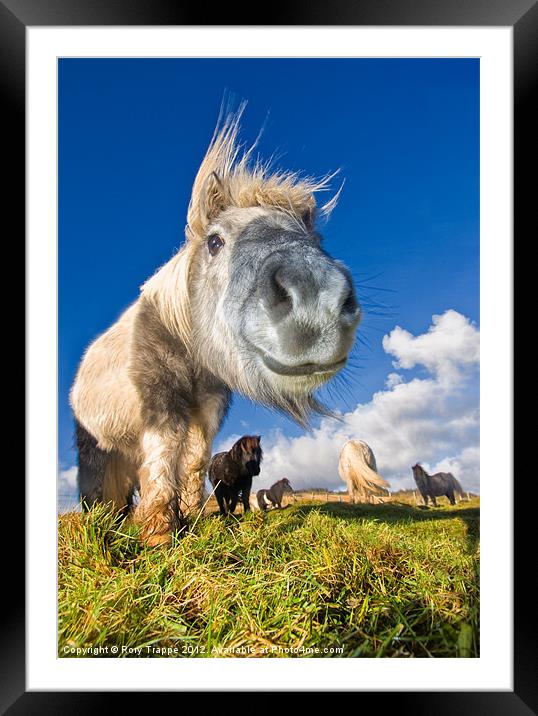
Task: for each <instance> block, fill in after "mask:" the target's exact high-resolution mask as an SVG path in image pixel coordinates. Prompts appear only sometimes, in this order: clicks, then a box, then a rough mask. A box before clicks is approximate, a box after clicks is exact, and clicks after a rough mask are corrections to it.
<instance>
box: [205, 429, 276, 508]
mask: <svg viewBox="0 0 538 716" xmlns="http://www.w3.org/2000/svg"><path fill="white" fill-rule="evenodd" d="M262 457H263V452H262V449H261V446H260V436H259V435H243V437H242V438H239V440H238V441H237V442H236V443H235V444H234V445H233V447H232V449H231V450H228V452H218V453H217V454H216V455H213V457H212V458H211V460H210V462H209V468H208V471H207V474H208V477H209V481H210V482H211V484H212V485H213V487H214V488H215V497H216V498H217V502H218V504H219V510H220V514H221V515H223V516H224V517H225V516H226V515H227V514H229V513H230V514H233V512H234V510H235V507H236V505H237V500H238V499H239V493H241V502H242V503H243V509H244V511H245V512H248V511H249V510H250V505H249V498H250V490H251V489H252V478H253V477H254V476H256V475H259V474H260V463H261V461H262Z"/></svg>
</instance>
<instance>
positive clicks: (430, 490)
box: [411, 462, 464, 507]
mask: <svg viewBox="0 0 538 716" xmlns="http://www.w3.org/2000/svg"><path fill="white" fill-rule="evenodd" d="M411 469H412V470H413V477H414V478H415V482H416V483H417V487H418V489H419V490H420V494H421V495H422V499H423V500H424V504H425V505H427V504H428V497H429V498H430V500H431V501H432V503H433V506H434V507H437V501H436V499H435V498H436V497H440V496H441V495H445V496H446V497H448V499H449V501H450V504H451V505H455V504H456V500H455V498H454V493H455V492H457V493H458V494H459V495H460V497H463V494H464V493H463V488H462V486H461V485H460V483H459V482H458V481H457V480H456V478H455V477H454V475H453V474H452V473H451V472H436V473H435V475H428V473H427V472H426V470H425V469H424V468H423V467H422V465H420V464H419V463H418V462H417V464H416V465H413V467H412V468H411Z"/></svg>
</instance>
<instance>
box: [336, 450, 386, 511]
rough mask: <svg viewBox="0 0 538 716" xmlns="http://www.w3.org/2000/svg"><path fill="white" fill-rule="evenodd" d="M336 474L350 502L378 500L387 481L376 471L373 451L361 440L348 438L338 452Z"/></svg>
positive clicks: (383, 493)
mask: <svg viewBox="0 0 538 716" xmlns="http://www.w3.org/2000/svg"><path fill="white" fill-rule="evenodd" d="M338 474H339V475H340V477H341V478H342V480H343V481H344V482H345V483H346V484H347V489H348V493H349V499H350V501H351V502H379V501H380V498H381V497H383V496H386V495H388V490H387V489H386V488H387V487H388V486H389V483H388V482H387V481H386V480H385V479H384V478H382V477H381V475H379V474H378V473H377V465H376V461H375V456H374V453H373V452H372V450H371V448H370V446H369V445H367V444H366V443H365V442H363V441H362V440H348V441H347V443H345V445H344V447H343V448H342V450H341V452H340V460H339V461H338Z"/></svg>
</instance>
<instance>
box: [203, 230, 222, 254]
mask: <svg viewBox="0 0 538 716" xmlns="http://www.w3.org/2000/svg"><path fill="white" fill-rule="evenodd" d="M223 246H224V239H222V238H221V237H220V236H219V235H218V234H211V236H210V237H209V238H208V239H207V248H208V249H209V253H210V254H211V256H216V255H217V254H218V252H219V251H220V250H221V249H222V247H223Z"/></svg>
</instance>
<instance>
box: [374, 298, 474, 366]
mask: <svg viewBox="0 0 538 716" xmlns="http://www.w3.org/2000/svg"><path fill="white" fill-rule="evenodd" d="M383 348H384V349H385V351H386V352H387V353H389V354H391V355H393V356H395V357H396V360H395V361H394V362H393V365H394V367H395V368H407V369H409V368H414V367H415V366H416V365H423V366H424V367H425V368H427V369H428V370H429V371H430V373H432V374H435V375H436V376H437V377H438V378H440V379H443V378H450V377H451V376H452V371H454V370H455V369H456V370H459V369H461V368H463V367H464V366H469V365H473V364H477V363H478V362H479V360H480V339H479V333H478V331H477V329H476V328H475V327H474V326H473V325H472V323H471V322H470V321H469V319H468V318H466V317H465V316H462V314H461V313H458V312H457V311H454V310H452V309H449V310H448V311H445V313H443V314H442V315H434V316H433V317H432V325H431V326H430V328H429V329H428V332H427V333H423V334H422V335H420V336H416V337H415V336H413V335H412V334H411V333H409V331H406V330H404V329H403V328H400V326H396V328H395V329H394V330H393V331H392V332H391V333H389V335H388V336H385V337H384V338H383Z"/></svg>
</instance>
